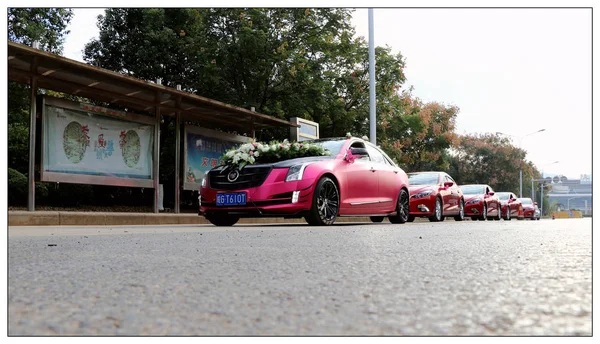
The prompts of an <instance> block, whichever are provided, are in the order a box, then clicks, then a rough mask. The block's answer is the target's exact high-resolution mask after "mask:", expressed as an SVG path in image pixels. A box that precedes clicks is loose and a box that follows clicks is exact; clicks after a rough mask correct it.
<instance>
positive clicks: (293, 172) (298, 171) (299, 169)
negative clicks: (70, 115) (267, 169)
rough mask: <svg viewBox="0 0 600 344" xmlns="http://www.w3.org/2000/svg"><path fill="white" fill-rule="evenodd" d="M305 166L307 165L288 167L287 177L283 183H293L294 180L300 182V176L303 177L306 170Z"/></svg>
mask: <svg viewBox="0 0 600 344" xmlns="http://www.w3.org/2000/svg"><path fill="white" fill-rule="evenodd" d="M306 166H308V164H302V165H294V166H292V167H290V169H289V170H288V173H287V175H286V176H285V181H286V182H293V181H295V180H302V176H303V175H304V169H306Z"/></svg>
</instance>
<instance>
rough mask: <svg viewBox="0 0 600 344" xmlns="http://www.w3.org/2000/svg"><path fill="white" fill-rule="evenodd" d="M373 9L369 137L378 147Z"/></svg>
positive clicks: (370, 11)
mask: <svg viewBox="0 0 600 344" xmlns="http://www.w3.org/2000/svg"><path fill="white" fill-rule="evenodd" d="M373 31H374V28H373V9H372V8H369V137H370V139H371V140H370V141H371V143H372V144H374V145H377V127H376V123H375V106H376V101H375V33H374V32H373Z"/></svg>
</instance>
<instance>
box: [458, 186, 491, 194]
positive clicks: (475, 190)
mask: <svg viewBox="0 0 600 344" xmlns="http://www.w3.org/2000/svg"><path fill="white" fill-rule="evenodd" d="M460 189H461V190H462V192H463V194H465V195H475V194H484V193H485V187H484V186H481V185H465V186H461V187H460Z"/></svg>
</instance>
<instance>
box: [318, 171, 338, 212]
mask: <svg viewBox="0 0 600 344" xmlns="http://www.w3.org/2000/svg"><path fill="white" fill-rule="evenodd" d="M338 198H339V197H338V192H337V188H336V187H335V184H333V182H331V181H327V182H325V183H323V185H321V189H320V190H319V196H318V197H317V209H318V210H319V216H320V217H321V220H323V221H332V220H334V219H335V217H336V216H337V211H338V206H339V200H338Z"/></svg>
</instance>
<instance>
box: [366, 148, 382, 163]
mask: <svg viewBox="0 0 600 344" xmlns="http://www.w3.org/2000/svg"><path fill="white" fill-rule="evenodd" d="M367 151H368V152H369V155H370V156H371V160H373V161H374V162H376V163H379V164H385V158H384V157H383V155H382V154H381V153H380V152H379V151H378V150H377V149H375V148H373V147H371V146H367Z"/></svg>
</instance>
